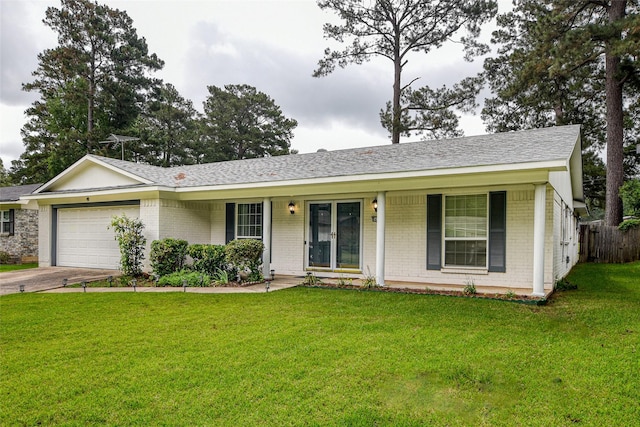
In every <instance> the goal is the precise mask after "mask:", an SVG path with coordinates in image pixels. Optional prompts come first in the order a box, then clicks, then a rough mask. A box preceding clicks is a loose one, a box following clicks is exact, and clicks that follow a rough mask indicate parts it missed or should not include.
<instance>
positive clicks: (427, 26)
mask: <svg viewBox="0 0 640 427" xmlns="http://www.w3.org/2000/svg"><path fill="white" fill-rule="evenodd" d="M318 6H319V7H320V8H321V9H328V10H332V11H334V12H335V13H337V14H338V16H339V17H340V18H341V19H342V24H341V25H333V24H329V23H327V24H325V25H324V34H325V37H326V38H329V39H334V40H336V41H338V42H340V43H344V44H345V45H346V47H345V48H344V50H339V51H336V50H331V49H330V48H327V49H326V50H325V52H324V53H325V55H324V58H323V59H321V60H320V61H319V63H318V68H317V69H316V70H315V71H314V73H313V75H314V76H315V77H320V76H325V75H328V74H330V73H331V72H333V71H334V70H335V67H336V66H339V67H342V68H344V67H346V66H347V65H348V64H352V63H355V64H362V63H363V62H365V61H368V60H370V59H371V58H372V57H376V56H380V57H384V58H387V59H389V60H390V61H391V62H393V97H392V100H391V102H390V104H389V105H388V106H387V110H386V111H382V112H381V121H382V124H383V126H384V127H385V128H387V129H388V130H389V131H390V133H391V142H392V143H393V144H397V143H399V142H400V136H401V135H407V134H410V133H411V131H421V130H427V131H431V130H432V129H433V128H434V127H435V128H441V129H445V130H444V132H447V131H449V132H455V127H457V120H454V121H452V119H451V116H452V114H451V111H450V110H449V108H451V107H458V108H461V109H463V110H464V109H468V108H470V106H471V105H474V103H475V96H476V94H477V89H473V90H471V91H469V90H468V89H469V88H471V87H472V86H474V84H475V83H477V80H474V79H468V80H464V81H463V82H461V83H460V85H459V86H457V87H454V89H447V88H441V89H439V90H438V91H433V90H431V89H429V88H428V87H425V88H423V89H421V90H418V91H416V92H412V91H410V90H409V88H410V85H411V83H413V81H412V82H410V83H408V84H405V85H403V82H402V71H403V68H404V67H405V65H406V64H407V60H408V59H407V57H408V55H409V54H410V53H411V52H423V53H429V52H430V51H432V50H436V49H438V48H440V47H442V45H443V44H444V43H446V42H447V41H450V40H452V38H453V37H456V36H458V35H459V33H460V32H461V31H462V30H463V29H464V30H466V35H463V36H461V37H460V39H459V41H460V43H462V45H463V47H464V49H465V59H466V60H471V58H472V57H473V56H476V55H479V54H483V53H486V52H487V50H488V48H487V46H486V45H484V44H481V43H479V42H478V41H477V37H478V35H479V33H480V26H481V25H482V24H483V23H485V22H487V21H489V20H490V19H491V18H492V17H493V16H494V15H495V14H496V12H497V4H496V2H495V1H493V0H458V1H450V0H435V1H424V0H375V1H371V2H363V1H361V0H318ZM414 81H415V79H414ZM452 91H455V93H452ZM433 95H435V96H433ZM434 100H437V101H438V103H434ZM416 111H418V112H419V111H422V112H423V114H411V113H412V112H416ZM454 117H455V116H454ZM452 124H453V125H454V127H453V129H451V125H452ZM433 135H435V136H438V135H439V134H438V133H435V134H433Z"/></svg>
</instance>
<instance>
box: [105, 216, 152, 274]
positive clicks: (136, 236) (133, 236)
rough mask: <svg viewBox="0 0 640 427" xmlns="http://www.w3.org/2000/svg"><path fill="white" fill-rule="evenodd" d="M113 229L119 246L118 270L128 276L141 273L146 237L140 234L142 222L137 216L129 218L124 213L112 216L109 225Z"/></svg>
mask: <svg viewBox="0 0 640 427" xmlns="http://www.w3.org/2000/svg"><path fill="white" fill-rule="evenodd" d="M108 228H113V230H114V231H115V234H116V236H115V239H116V240H117V241H118V246H120V270H122V273H124V274H125V275H128V276H134V277H135V276H139V275H141V274H142V260H143V259H144V246H145V245H146V244H147V239H146V238H145V237H144V236H143V235H142V230H144V224H143V223H142V221H141V220H140V219H138V218H129V217H127V216H126V215H124V214H123V215H122V216H114V217H113V218H112V219H111V225H110V226H109V227H108Z"/></svg>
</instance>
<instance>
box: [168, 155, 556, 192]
mask: <svg viewBox="0 0 640 427" xmlns="http://www.w3.org/2000/svg"><path fill="white" fill-rule="evenodd" d="M524 170H541V171H566V170H567V162H566V161H565V160H555V161H548V162H538V163H520V164H506V165H489V166H472V167H462V168H446V169H430V170H420V171H409V172H387V173H380V174H363V175H341V176H335V177H326V178H304V179H293V180H284V181H263V182H249V183H242V184H222V185H203V186H197V187H177V188H175V192H176V193H190V192H198V191H224V190H242V189H247V188H249V189H254V188H270V187H287V186H303V185H313V184H336V183H348V182H366V181H383V180H395V179H407V178H429V177H438V176H452V175H461V176H464V175H470V174H480V173H496V172H498V173H503V172H514V171H515V172H523V171H524ZM529 182H530V181H529Z"/></svg>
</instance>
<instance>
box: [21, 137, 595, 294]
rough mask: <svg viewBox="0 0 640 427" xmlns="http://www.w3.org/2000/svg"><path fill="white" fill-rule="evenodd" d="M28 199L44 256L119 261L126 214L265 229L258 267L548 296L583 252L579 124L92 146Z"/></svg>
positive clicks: (167, 232)
mask: <svg viewBox="0 0 640 427" xmlns="http://www.w3.org/2000/svg"><path fill="white" fill-rule="evenodd" d="M27 199H28V200H37V202H38V204H39V206H40V265H43V266H48V265H65V266H78V267H100V268H116V267H117V265H118V259H119V255H118V248H117V245H116V243H115V241H114V236H113V232H112V231H111V230H108V229H107V225H108V224H109V222H110V219H111V217H112V216H113V215H121V214H123V213H125V214H127V215H128V216H131V217H139V218H140V219H141V220H142V221H143V223H144V225H145V231H144V233H145V235H146V237H147V239H148V242H149V243H148V244H150V243H151V241H152V240H155V239H162V238H165V237H174V238H181V239H185V240H187V241H189V243H213V244H224V243H226V242H228V241H230V240H232V239H235V238H258V239H262V240H263V241H264V243H265V246H266V250H265V253H264V256H263V259H264V260H265V261H266V262H265V263H264V270H265V272H266V273H267V274H268V272H269V270H270V269H275V270H276V272H277V274H286V275H296V276H302V275H303V274H305V273H306V272H308V271H314V272H317V274H320V275H322V276H335V277H337V276H338V275H343V276H345V277H362V276H363V275H364V274H367V272H368V271H371V273H372V274H375V276H376V278H377V281H378V283H380V284H384V283H385V281H408V282H416V283H423V284H425V286H428V285H429V284H433V285H436V284H442V285H460V286H464V284H465V283H468V282H469V281H473V283H474V284H475V285H476V286H496V287H501V288H508V289H513V290H514V291H516V292H519V293H521V294H522V293H531V294H533V295H544V294H545V293H547V292H549V291H550V290H551V289H552V288H553V285H554V282H555V281H556V280H557V279H559V278H561V277H563V276H564V275H565V274H566V273H567V272H568V271H569V269H570V268H571V267H572V266H573V264H575V262H576V261H577V258H578V257H577V251H578V247H577V246H578V245H577V243H578V237H577V232H578V226H577V223H578V215H579V214H580V212H584V203H583V190H582V159H581V144H580V127H579V126H562V127H553V128H547V129H538V130H529V131H522V132H509V133H500V134H494V135H482V136H472V137H465V138H458V139H452V140H444V141H422V142H415V143H403V144H398V145H391V144H389V145H385V146H377V147H368V148H354V149H347V150H338V151H330V152H318V153H310V154H293V155H288V156H279V157H267V158H259V159H248V160H238V161H229V162H220V163H210V164H203V165H192V166H179V167H172V168H161V167H156V166H149V165H144V164H137V163H132V162H126V161H121V160H116V159H110V158H104V157H98V156H93V155H87V156H85V157H83V158H82V159H80V160H79V161H78V162H76V163H75V164H74V165H72V166H71V167H69V168H68V169H67V170H65V171H64V172H62V173H61V174H60V175H58V176H56V177H55V178H54V179H52V180H51V181H49V182H47V183H46V184H44V185H43V186H42V187H41V188H39V189H38V190H37V191H36V192H35V194H34V195H31V196H27ZM148 258H149V257H148V249H147V260H148ZM147 268H148V265H147Z"/></svg>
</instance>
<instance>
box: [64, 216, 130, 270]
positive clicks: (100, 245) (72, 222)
mask: <svg viewBox="0 0 640 427" xmlns="http://www.w3.org/2000/svg"><path fill="white" fill-rule="evenodd" d="M122 214H126V215H127V216H128V217H130V218H137V217H138V216H139V215H140V208H139V207H138V206H107V207H95V208H78V209H76V208H65V209H58V229H57V238H58V245H57V252H56V255H57V257H56V264H57V265H60V266H64V267H87V268H110V269H117V268H118V266H119V264H120V249H119V247H118V242H116V240H115V239H114V236H115V234H114V232H113V229H107V227H108V226H109V224H110V223H111V219H112V217H113V216H114V215H117V216H121V215H122Z"/></svg>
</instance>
